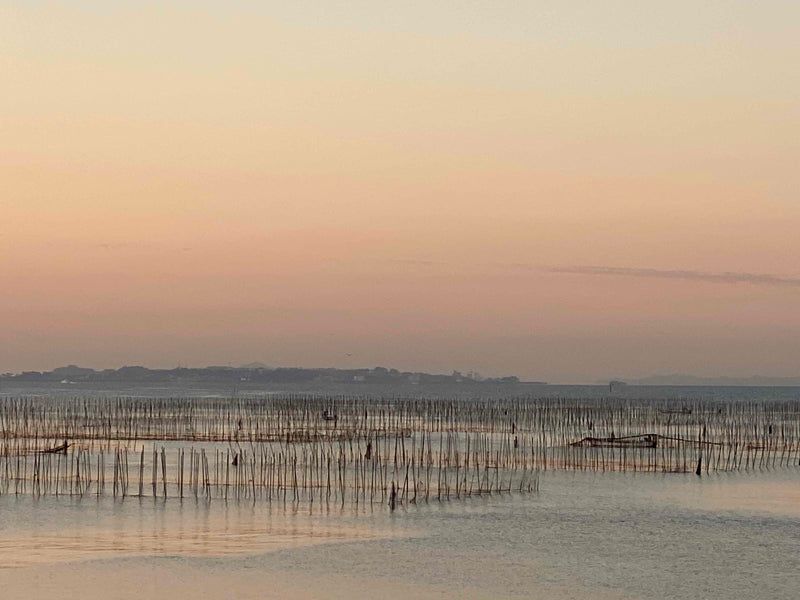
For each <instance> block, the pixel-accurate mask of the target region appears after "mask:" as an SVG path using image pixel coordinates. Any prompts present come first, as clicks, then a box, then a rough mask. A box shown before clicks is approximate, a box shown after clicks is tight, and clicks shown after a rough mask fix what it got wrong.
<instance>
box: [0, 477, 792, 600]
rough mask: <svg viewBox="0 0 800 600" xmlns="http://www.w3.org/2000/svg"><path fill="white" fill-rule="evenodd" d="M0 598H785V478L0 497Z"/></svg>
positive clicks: (788, 507) (788, 591)
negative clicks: (343, 502)
mask: <svg viewBox="0 0 800 600" xmlns="http://www.w3.org/2000/svg"><path fill="white" fill-rule="evenodd" d="M0 540H2V541H1V542H0V564H1V565H2V566H4V567H6V568H4V569H2V570H0V589H2V590H3V598H31V597H33V598H40V597H41V598H44V597H47V596H63V595H66V596H73V595H74V596H76V597H81V598H84V599H87V600H94V599H98V600H99V599H101V598H102V599H108V598H126V599H127V598H165V599H166V598H183V597H186V598H188V597H197V598H221V597H225V598H247V599H250V598H253V599H255V598H272V597H274V598H285V597H300V598H302V597H308V598H356V597H367V596H372V597H381V598H445V597H447V598H451V597H452V598H456V597H457V598H512V597H519V598H530V597H539V598H609V599H611V598H614V599H616V598H720V599H721V598H726V599H727V598H787V599H788V598H797V597H798V595H800V576H798V569H799V568H800V472H798V471H796V470H793V469H779V470H773V471H760V472H755V473H753V472H751V473H733V474H716V475H710V476H703V477H697V476H695V475H685V474H681V475H676V474H669V475H663V474H641V473H640V474H631V473H603V474H593V473H580V472H578V473H564V472H560V473H546V474H545V475H544V476H543V478H542V481H541V491H540V493H539V494H538V495H535V494H534V495H528V494H525V495H501V496H497V495H494V496H484V497H473V498H470V499H467V500H457V501H451V502H448V503H438V502H431V503H429V504H424V503H423V504H420V505H418V506H412V507H409V508H408V509H407V510H400V511H396V512H395V513H390V512H389V511H388V510H386V509H385V508H384V507H375V508H374V509H372V510H370V509H369V508H367V509H366V510H364V509H363V508H362V509H361V510H359V511H354V510H352V509H345V510H344V511H341V510H338V509H333V508H332V509H331V510H330V512H326V511H322V512H318V513H317V514H309V513H308V512H307V511H304V512H295V511H292V509H291V506H289V507H287V508H286V509H284V508H283V506H282V505H273V506H269V505H266V504H260V505H250V504H242V503H228V504H225V503H223V502H212V503H211V504H207V503H205V502H203V501H199V502H195V501H194V500H191V501H186V500H184V501H183V502H182V503H181V502H180V501H178V500H171V499H170V500H167V501H166V502H165V501H163V500H157V501H153V500H152V499H148V500H140V499H132V498H128V499H126V500H124V501H116V502H115V501H113V500H112V499H102V498H101V499H100V500H99V501H98V500H97V499H91V500H89V499H84V500H83V501H78V500H76V499H69V498H42V499H39V500H34V499H31V498H29V497H27V496H26V497H14V496H7V497H3V498H1V499H0Z"/></svg>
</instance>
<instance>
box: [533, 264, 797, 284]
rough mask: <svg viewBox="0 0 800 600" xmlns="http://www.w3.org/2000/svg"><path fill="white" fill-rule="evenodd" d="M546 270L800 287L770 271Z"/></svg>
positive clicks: (625, 268)
mask: <svg viewBox="0 0 800 600" xmlns="http://www.w3.org/2000/svg"><path fill="white" fill-rule="evenodd" d="M545 270H546V271H549V272H551V273H573V274H577V275H606V276H609V275H610V276H617V277H645V278H657V279H684V280H690V281H707V282H710V283H750V284H753V285H772V286H789V287H800V278H797V277H781V276H779V275H772V274H769V273H736V272H730V271H725V272H723V273H711V272H708V271H691V270H669V269H637V268H627V267H598V266H569V267H546V268H545Z"/></svg>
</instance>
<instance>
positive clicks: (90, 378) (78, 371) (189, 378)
mask: <svg viewBox="0 0 800 600" xmlns="http://www.w3.org/2000/svg"><path fill="white" fill-rule="evenodd" d="M0 379H2V380H7V381H20V382H30V381H42V382H46V381H53V382H60V381H64V382H70V383H79V382H124V383H136V382H142V383H175V382H181V381H185V382H216V383H223V382H230V383H234V384H235V383H237V382H252V383H308V382H320V383H326V382H328V383H411V384H423V383H424V384H427V383H463V384H466V385H478V384H485V383H494V384H497V383H501V384H503V383H509V384H510V383H519V378H517V377H515V376H513V375H512V376H508V377H494V378H492V377H489V378H478V377H477V376H476V375H473V374H468V375H462V374H461V373H459V372H458V371H454V372H453V373H452V374H451V375H433V374H430V373H420V372H409V371H398V370H397V369H387V368H385V367H375V368H372V369H333V368H327V369H306V368H294V367H279V368H274V369H272V368H269V367H267V366H266V365H263V364H262V363H250V364H249V365H245V366H243V367H203V368H186V367H178V368H176V369H148V368H147V367H138V366H128V367H121V368H119V369H104V370H102V371H96V370H94V369H87V368H85V367H77V366H75V365H69V366H67V367H59V368H57V369H53V370H52V371H43V372H42V371H24V372H22V373H17V374H14V373H5V374H3V375H0Z"/></svg>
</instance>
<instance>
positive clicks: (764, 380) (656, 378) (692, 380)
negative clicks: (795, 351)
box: [626, 373, 800, 387]
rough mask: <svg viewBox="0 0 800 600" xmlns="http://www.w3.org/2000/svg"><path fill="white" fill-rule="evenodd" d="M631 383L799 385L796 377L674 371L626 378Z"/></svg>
mask: <svg viewBox="0 0 800 600" xmlns="http://www.w3.org/2000/svg"><path fill="white" fill-rule="evenodd" d="M626 381H627V382H628V383H630V384H632V385H716V386H754V387H772V386H800V376H798V377H767V376H764V375H752V376H750V377H724V376H723V377H702V376H697V375H683V374H680V373H674V374H669V375H651V376H649V377H643V378H641V379H628V380H626Z"/></svg>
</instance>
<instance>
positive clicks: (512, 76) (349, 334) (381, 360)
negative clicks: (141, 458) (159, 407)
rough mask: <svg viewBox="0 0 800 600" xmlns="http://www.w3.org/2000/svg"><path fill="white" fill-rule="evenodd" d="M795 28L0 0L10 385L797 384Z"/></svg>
mask: <svg viewBox="0 0 800 600" xmlns="http://www.w3.org/2000/svg"><path fill="white" fill-rule="evenodd" d="M799 22H800V2H797V0H791V1H790V0H787V1H777V0H776V1H769V0H765V1H763V2H755V1H747V2H746V1H742V0H725V1H710V0H709V1H698V0H691V1H689V0H686V1H684V0H672V1H671V2H661V1H658V2H646V1H643V0H639V1H633V0H630V1H625V2H623V1H614V0H604V1H602V2H598V1H597V0H586V1H569V0H557V1H555V0H554V1H552V2H551V1H547V2H544V1H537V0H529V1H526V2H523V1H510V2H506V1H502V0H495V1H493V2H490V1H488V0H487V1H472V2H466V1H462V2H454V1H449V0H437V1H436V2H430V1H425V2H423V1H417V0H409V1H406V2H399V3H389V2H376V1H375V0H372V1H366V0H364V1H351V2H336V1H330V2H308V1H303V0H294V1H292V2H268V1H261V2H255V1H253V2H226V3H222V2H210V1H202V0H195V1H193V2H145V1H138V2H129V1H123V0H114V1H108V0H106V1H102V2H101V1H99V0H97V1H82V0H72V1H70V2H43V1H42V2H40V1H36V0H27V1H26V2H3V3H1V4H0V73H2V83H0V86H1V87H0V90H2V93H0V219H2V220H1V221H0V222H1V223H2V226H0V286H1V287H2V292H0V372H4V371H21V370H32V369H36V370H42V369H51V368H53V367H56V366H60V365H64V364H68V363H76V364H80V365H83V366H91V367H95V368H105V367H119V366H122V365H131V364H140V365H145V366H150V367H174V366H178V365H184V366H202V365H210V364H240V363H244V362H250V361H262V362H265V363H267V364H270V365H274V366H335V367H362V366H363V367H373V366H377V365H381V366H385V367H395V368H398V369H403V370H426V371H431V372H450V371H452V370H453V369H458V370H462V371H466V370H470V369H472V370H476V371H478V372H480V373H482V374H485V375H505V374H516V375H519V376H520V377H523V378H526V379H544V380H548V381H553V382H590V381H595V380H598V379H602V378H608V377H626V378H627V377H638V376H645V375H650V374H653V373H675V372H681V373H694V374H702V375H736V376H741V375H744V376H749V375H752V374H761V375H773V376H780V375H785V376H790V375H795V376H796V375H800V77H798V74H797V69H798V64H800V36H798V23H799ZM348 355H350V356H348Z"/></svg>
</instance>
